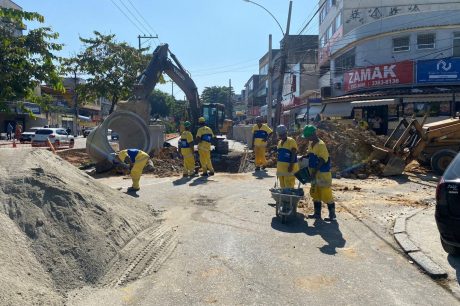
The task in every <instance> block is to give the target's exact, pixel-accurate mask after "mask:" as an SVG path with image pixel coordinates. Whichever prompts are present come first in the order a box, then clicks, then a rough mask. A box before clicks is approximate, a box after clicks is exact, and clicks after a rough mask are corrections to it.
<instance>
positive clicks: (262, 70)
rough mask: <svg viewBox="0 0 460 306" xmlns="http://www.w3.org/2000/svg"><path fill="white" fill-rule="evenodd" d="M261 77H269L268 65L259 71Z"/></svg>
mask: <svg viewBox="0 0 460 306" xmlns="http://www.w3.org/2000/svg"><path fill="white" fill-rule="evenodd" d="M259 74H260V75H267V74H268V64H265V65H263V67H261V68H260V70H259Z"/></svg>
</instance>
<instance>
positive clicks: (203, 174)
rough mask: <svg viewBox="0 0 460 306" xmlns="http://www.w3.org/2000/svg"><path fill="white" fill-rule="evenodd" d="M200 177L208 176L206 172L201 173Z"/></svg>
mask: <svg viewBox="0 0 460 306" xmlns="http://www.w3.org/2000/svg"><path fill="white" fill-rule="evenodd" d="M201 176H209V175H208V172H203V173H201Z"/></svg>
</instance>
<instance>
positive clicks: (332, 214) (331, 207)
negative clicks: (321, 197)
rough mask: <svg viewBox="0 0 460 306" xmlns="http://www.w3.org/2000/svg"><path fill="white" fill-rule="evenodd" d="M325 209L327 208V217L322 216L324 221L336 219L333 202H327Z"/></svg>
mask: <svg viewBox="0 0 460 306" xmlns="http://www.w3.org/2000/svg"><path fill="white" fill-rule="evenodd" d="M327 209H328V210H329V218H324V221H331V222H332V221H336V220H337V216H336V215H335V203H332V204H327Z"/></svg>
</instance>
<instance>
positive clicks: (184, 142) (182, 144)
mask: <svg viewBox="0 0 460 306" xmlns="http://www.w3.org/2000/svg"><path fill="white" fill-rule="evenodd" d="M179 145H180V147H181V148H190V143H189V142H188V141H187V139H181V140H180V142H179Z"/></svg>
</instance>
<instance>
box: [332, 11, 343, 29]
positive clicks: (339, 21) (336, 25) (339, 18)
mask: <svg viewBox="0 0 460 306" xmlns="http://www.w3.org/2000/svg"><path fill="white" fill-rule="evenodd" d="M341 25H342V12H339V14H338V15H337V17H335V20H334V33H335V32H336V31H337V30H338V29H339V28H340V26H341Z"/></svg>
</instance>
